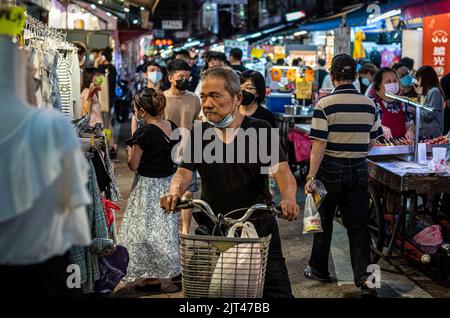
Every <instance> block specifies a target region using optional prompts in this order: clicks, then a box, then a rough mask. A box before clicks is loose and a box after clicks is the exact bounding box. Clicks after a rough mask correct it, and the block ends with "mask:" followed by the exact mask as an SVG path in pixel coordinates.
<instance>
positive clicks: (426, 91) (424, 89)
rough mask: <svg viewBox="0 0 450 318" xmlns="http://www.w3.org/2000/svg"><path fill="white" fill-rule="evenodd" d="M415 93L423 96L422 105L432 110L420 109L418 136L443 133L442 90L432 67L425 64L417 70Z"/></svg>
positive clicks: (423, 137) (427, 137)
mask: <svg viewBox="0 0 450 318" xmlns="http://www.w3.org/2000/svg"><path fill="white" fill-rule="evenodd" d="M416 77H417V82H418V84H417V94H418V95H419V96H423V97H424V102H423V104H424V105H427V106H430V107H432V108H433V112H427V111H422V116H421V118H420V119H421V122H420V133H419V138H420V139H421V140H422V139H429V138H436V137H439V136H442V134H443V133H444V107H445V104H444V92H443V90H442V87H441V84H440V83H439V78H438V76H437V74H436V71H435V70H434V68H433V67H431V66H428V65H425V66H422V67H421V68H419V69H418V70H417V74H416Z"/></svg>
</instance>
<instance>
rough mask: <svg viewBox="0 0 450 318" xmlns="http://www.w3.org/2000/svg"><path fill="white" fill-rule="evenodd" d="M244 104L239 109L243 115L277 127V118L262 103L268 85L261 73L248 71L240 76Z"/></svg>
mask: <svg viewBox="0 0 450 318" xmlns="http://www.w3.org/2000/svg"><path fill="white" fill-rule="evenodd" d="M240 82H241V89H242V102H241V106H240V108H239V110H240V112H241V114H242V115H245V116H251V117H253V118H258V119H262V120H265V121H266V122H268V123H269V124H270V125H271V126H272V127H274V128H276V127H277V122H276V119H275V116H274V115H273V114H272V113H271V112H270V111H269V110H267V109H266V108H264V107H263V106H261V103H262V102H263V101H264V99H265V98H266V84H265V81H264V77H263V76H262V74H261V73H259V72H256V71H252V70H247V71H245V72H243V73H241V76H240Z"/></svg>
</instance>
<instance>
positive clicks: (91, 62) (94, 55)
mask: <svg viewBox="0 0 450 318" xmlns="http://www.w3.org/2000/svg"><path fill="white" fill-rule="evenodd" d="M99 55H100V51H99V50H98V49H92V50H91V52H90V53H89V59H88V62H87V64H88V66H89V67H94V68H97V67H98V64H97V63H96V62H97V61H98V56H99Z"/></svg>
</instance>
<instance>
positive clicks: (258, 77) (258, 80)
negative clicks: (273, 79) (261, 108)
mask: <svg viewBox="0 0 450 318" xmlns="http://www.w3.org/2000/svg"><path fill="white" fill-rule="evenodd" d="M239 79H240V82H241V84H244V83H245V82H246V81H247V80H249V79H251V80H252V84H253V86H255V88H256V92H257V93H258V97H256V102H257V103H258V104H261V103H262V102H263V101H264V99H265V98H266V82H265V80H264V76H262V74H261V73H260V72H256V71H252V70H247V71H244V72H242V73H241V76H240V78H239Z"/></svg>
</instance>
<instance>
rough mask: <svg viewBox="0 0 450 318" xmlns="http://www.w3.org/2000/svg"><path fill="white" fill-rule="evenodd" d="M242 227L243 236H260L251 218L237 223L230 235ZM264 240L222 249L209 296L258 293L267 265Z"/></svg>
mask: <svg viewBox="0 0 450 318" xmlns="http://www.w3.org/2000/svg"><path fill="white" fill-rule="evenodd" d="M238 228H242V233H241V238H258V233H257V232H256V230H255V227H254V226H253V224H252V223H250V222H245V223H238V224H235V225H233V226H232V227H231V228H230V230H229V232H228V237H234V235H235V233H236V230H237V229H238ZM261 249H262V245H261V243H256V244H255V243H249V244H237V245H234V246H233V247H230V248H229V249H228V250H226V251H224V252H222V253H221V254H220V256H219V260H218V261H217V264H216V268H215V270H214V274H213V276H212V279H211V284H210V287H209V293H208V296H209V297H212V298H217V297H231V298H233V297H242V298H255V297H257V289H258V286H259V284H260V282H261V278H262V277H261V276H262V274H263V266H262V259H261Z"/></svg>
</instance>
